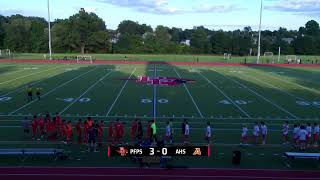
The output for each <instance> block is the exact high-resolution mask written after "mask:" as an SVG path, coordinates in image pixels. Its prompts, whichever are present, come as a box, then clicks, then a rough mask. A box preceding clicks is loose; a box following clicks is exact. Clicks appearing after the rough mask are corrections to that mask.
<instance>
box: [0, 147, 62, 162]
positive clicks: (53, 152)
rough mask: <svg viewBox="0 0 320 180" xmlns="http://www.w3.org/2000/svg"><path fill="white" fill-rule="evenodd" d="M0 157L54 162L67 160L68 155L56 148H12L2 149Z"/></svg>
mask: <svg viewBox="0 0 320 180" xmlns="http://www.w3.org/2000/svg"><path fill="white" fill-rule="evenodd" d="M0 157H7V158H9V157H15V158H19V159H21V160H22V161H25V160H26V159H28V158H36V157H46V158H52V159H53V160H55V161H56V160H57V159H65V158H67V157H68V154H67V153H66V151H65V150H64V149H55V148H12V149H0Z"/></svg>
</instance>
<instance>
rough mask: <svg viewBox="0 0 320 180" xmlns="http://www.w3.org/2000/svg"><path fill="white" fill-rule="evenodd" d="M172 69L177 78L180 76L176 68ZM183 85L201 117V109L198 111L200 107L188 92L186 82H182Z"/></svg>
mask: <svg viewBox="0 0 320 180" xmlns="http://www.w3.org/2000/svg"><path fill="white" fill-rule="evenodd" d="M173 70H174V71H175V72H176V74H177V75H178V77H179V78H181V76H180V74H179V73H178V71H177V70H176V68H173ZM183 86H184V88H185V89H186V91H187V93H188V94H189V97H190V98H191V100H192V102H193V104H194V106H195V107H196V109H197V111H198V113H199V115H200V117H201V118H203V117H204V116H203V114H202V113H201V111H200V109H199V107H198V105H197V103H196V102H195V100H194V99H193V97H192V95H191V93H190V91H189V89H188V88H187V85H186V84H183Z"/></svg>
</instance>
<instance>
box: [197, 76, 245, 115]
mask: <svg viewBox="0 0 320 180" xmlns="http://www.w3.org/2000/svg"><path fill="white" fill-rule="evenodd" d="M198 73H199V75H200V76H202V77H203V78H204V79H205V80H206V81H208V83H210V84H211V85H212V86H213V87H215V88H216V89H217V90H218V91H219V92H220V93H221V94H222V95H223V96H224V97H225V98H227V99H228V100H229V101H230V102H231V103H232V104H233V105H234V106H236V107H237V108H238V109H239V110H240V111H241V112H242V113H243V114H244V115H246V116H247V117H248V118H251V116H250V115H249V114H248V113H247V112H246V111H245V110H243V109H242V108H241V107H240V106H239V105H237V104H236V103H235V102H234V101H233V100H232V99H231V98H230V97H229V96H228V95H226V94H225V93H224V92H223V91H222V90H221V89H220V88H219V87H218V86H217V85H215V84H214V83H213V82H212V81H210V80H209V79H208V78H207V77H205V76H204V75H203V74H202V73H201V72H198Z"/></svg>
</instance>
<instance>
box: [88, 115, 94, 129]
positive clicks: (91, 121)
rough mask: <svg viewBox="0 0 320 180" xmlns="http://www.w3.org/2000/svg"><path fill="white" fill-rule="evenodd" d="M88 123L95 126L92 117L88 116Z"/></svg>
mask: <svg viewBox="0 0 320 180" xmlns="http://www.w3.org/2000/svg"><path fill="white" fill-rule="evenodd" d="M88 125H89V127H92V126H93V120H92V118H91V117H88Z"/></svg>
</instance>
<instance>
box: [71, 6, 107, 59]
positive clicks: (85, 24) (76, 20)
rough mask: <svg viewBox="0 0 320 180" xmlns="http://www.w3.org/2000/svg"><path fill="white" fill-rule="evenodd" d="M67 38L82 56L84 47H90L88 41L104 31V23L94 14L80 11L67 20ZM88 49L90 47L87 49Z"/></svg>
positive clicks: (90, 44) (84, 50)
mask: <svg viewBox="0 0 320 180" xmlns="http://www.w3.org/2000/svg"><path fill="white" fill-rule="evenodd" d="M69 23H70V24H69V28H70V29H69V37H70V40H71V43H72V44H73V46H75V47H77V48H79V49H80V52H81V53H82V54H84V53H85V52H86V47H87V46H91V49H92V45H93V44H92V42H91V43H90V40H91V39H93V38H95V37H96V35H95V34H96V33H101V31H106V25H105V22H104V21H103V20H102V19H101V18H99V17H98V16H97V15H96V14H94V13H87V12H85V11H84V10H80V11H79V13H77V14H75V15H73V16H71V17H70V18H69ZM94 46H95V45H94ZM88 48H89V49H90V47H88Z"/></svg>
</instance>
